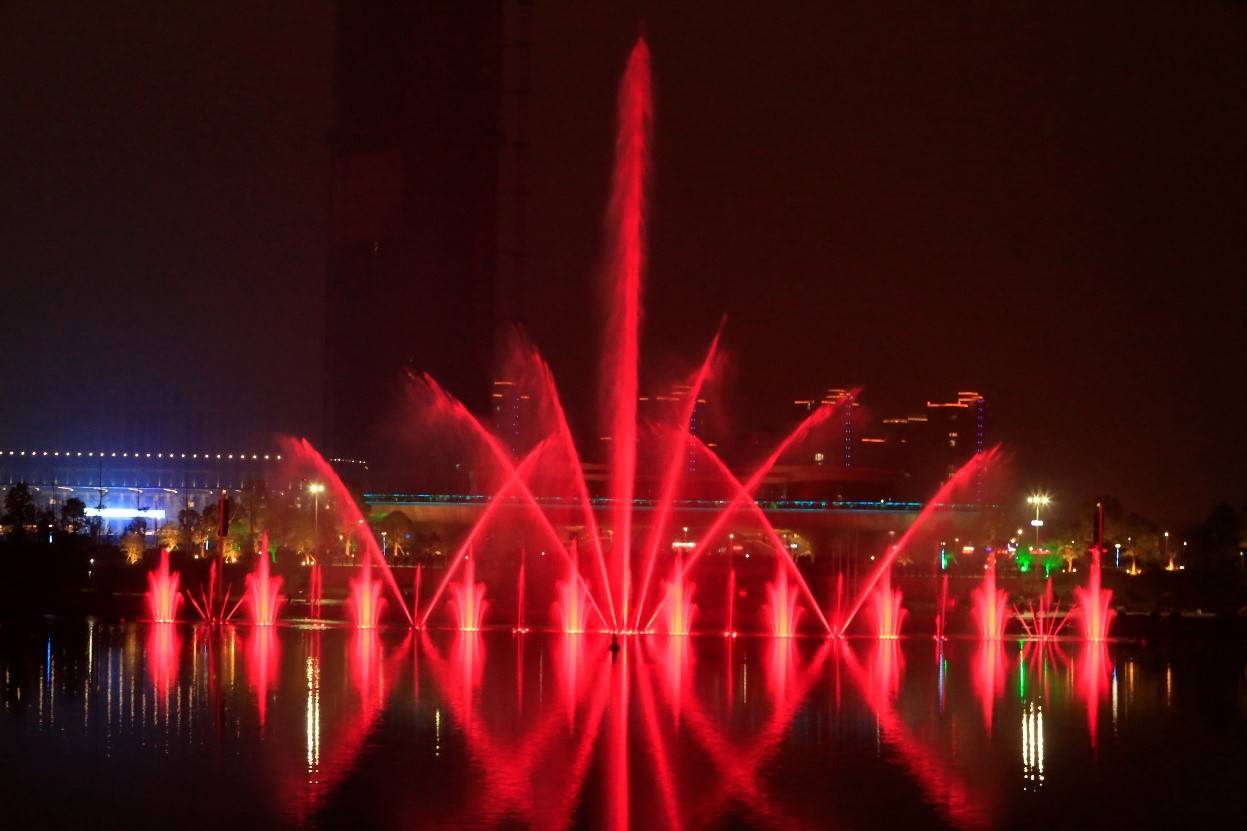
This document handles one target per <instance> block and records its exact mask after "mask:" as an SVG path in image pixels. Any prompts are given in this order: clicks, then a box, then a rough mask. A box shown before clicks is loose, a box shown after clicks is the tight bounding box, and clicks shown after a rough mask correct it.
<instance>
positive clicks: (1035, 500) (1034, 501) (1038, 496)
mask: <svg viewBox="0 0 1247 831" xmlns="http://www.w3.org/2000/svg"><path fill="white" fill-rule="evenodd" d="M1050 502H1052V497H1050V496H1048V494H1046V493H1032V494H1031V495H1030V496H1028V497H1026V504H1027V505H1034V506H1035V518H1034V519H1032V520H1031V525H1033V526H1035V547H1036V548H1038V547H1039V529H1040V528H1042V527H1043V520H1042V519H1040V518H1039V511H1040V510H1041V509H1043V508H1046V507H1048V504H1049V503H1050Z"/></svg>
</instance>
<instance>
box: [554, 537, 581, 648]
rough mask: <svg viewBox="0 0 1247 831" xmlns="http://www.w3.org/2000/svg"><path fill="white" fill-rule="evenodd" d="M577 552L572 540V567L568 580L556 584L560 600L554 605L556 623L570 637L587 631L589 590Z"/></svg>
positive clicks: (574, 542)
mask: <svg viewBox="0 0 1247 831" xmlns="http://www.w3.org/2000/svg"><path fill="white" fill-rule="evenodd" d="M577 550H578V548H577V545H576V541H575V540H572V543H571V552H570V559H571V565H570V566H569V568H568V572H567V578H566V579H564V580H558V581H556V582H555V584H554V588H555V592H556V593H557V594H558V598H559V599H558V600H557V601H555V604H554V611H555V618H556V622H557V623H558V625H559V626H560V627H561V628H562V630H563V631H564V632H565V633H567V634H569V635H579V634H582V633H583V632H584V631H585V601H586V597H585V595H586V594H587V590H586V589H585V586H584V581H583V580H582V579H581V577H580V571H579V569H578V564H579V562H580V556H579V554H578V553H577Z"/></svg>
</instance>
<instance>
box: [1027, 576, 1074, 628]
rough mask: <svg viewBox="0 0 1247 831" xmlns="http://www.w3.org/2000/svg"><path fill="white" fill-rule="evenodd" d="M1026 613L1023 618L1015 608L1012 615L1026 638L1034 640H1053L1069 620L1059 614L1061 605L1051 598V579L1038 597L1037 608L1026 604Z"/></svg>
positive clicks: (1067, 617) (1067, 616) (1031, 604)
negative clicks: (1020, 625)
mask: <svg viewBox="0 0 1247 831" xmlns="http://www.w3.org/2000/svg"><path fill="white" fill-rule="evenodd" d="M1026 611H1027V614H1026V616H1023V615H1022V614H1021V613H1020V612H1018V610H1017V609H1016V607H1015V608H1014V610H1013V613H1014V616H1015V617H1017V619H1018V622H1019V623H1021V624H1022V629H1023V630H1025V632H1026V636H1027V637H1028V638H1033V639H1035V640H1041V641H1048V640H1053V639H1055V638H1056V637H1057V635H1059V634H1061V630H1062V629H1064V628H1065V624H1066V622H1067V621H1068V620H1069V614H1068V613H1066V614H1061V603H1060V601H1058V600H1056V599H1055V598H1054V596H1053V593H1052V578H1051V577H1049V578H1048V581H1047V583H1046V584H1045V585H1044V591H1043V594H1041V595H1040V596H1039V608H1035V605H1034V604H1033V603H1030V602H1028V603H1027V604H1026ZM1028 618H1029V620H1028Z"/></svg>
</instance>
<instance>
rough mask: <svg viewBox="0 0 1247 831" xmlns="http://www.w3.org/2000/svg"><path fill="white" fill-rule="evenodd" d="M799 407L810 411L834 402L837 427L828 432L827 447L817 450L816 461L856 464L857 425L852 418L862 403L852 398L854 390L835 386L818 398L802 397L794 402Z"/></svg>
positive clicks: (841, 464)
mask: <svg viewBox="0 0 1247 831" xmlns="http://www.w3.org/2000/svg"><path fill="white" fill-rule="evenodd" d="M793 404H795V405H796V407H797V409H799V410H801V411H802V412H805V413H809V412H813V411H814V410H815V409H817V408H819V407H822V406H833V407H835V408H836V411H835V412H834V413H833V414H832V421H833V423H834V424H835V431H834V433H831V434H829V435H828V439H827V443H826V445H825V446H824V447H821V448H819V449H818V450H815V451H814V462H815V464H820V465H822V464H833V465H834V464H838V465H840V466H841V467H846V468H848V467H853V456H854V453H853V451H854V445H855V440H854V429H853V422H854V420H855V419H856V418H858V407H859V406H860V405H859V404H858V402H857V401H855V400H854V398H853V393H852V392H851V391H849V390H846V389H841V388H840V387H832V388H831V389H829V390H827V391H826V392H824V393H823V394H822V396H820V397H819V398H801V399H797V400H796V401H794V402H793Z"/></svg>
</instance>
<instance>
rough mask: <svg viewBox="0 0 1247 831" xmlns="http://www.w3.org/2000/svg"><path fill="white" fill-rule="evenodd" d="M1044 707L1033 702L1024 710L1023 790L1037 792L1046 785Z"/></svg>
mask: <svg viewBox="0 0 1247 831" xmlns="http://www.w3.org/2000/svg"><path fill="white" fill-rule="evenodd" d="M1043 762H1044V747H1043V705H1042V704H1040V703H1039V702H1038V701H1031V702H1030V703H1028V704H1027V705H1026V707H1025V708H1024V709H1023V710H1022V778H1023V780H1024V781H1023V785H1022V789H1023V790H1027V791H1037V790H1039V789H1040V788H1042V787H1043V784H1044V768H1043Z"/></svg>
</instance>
